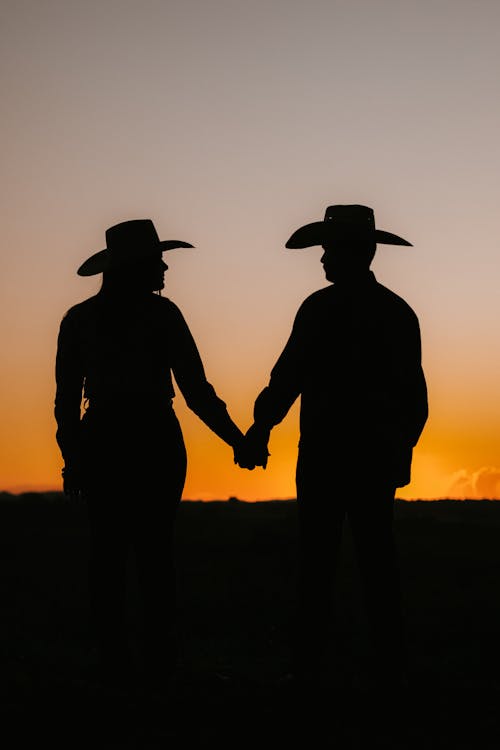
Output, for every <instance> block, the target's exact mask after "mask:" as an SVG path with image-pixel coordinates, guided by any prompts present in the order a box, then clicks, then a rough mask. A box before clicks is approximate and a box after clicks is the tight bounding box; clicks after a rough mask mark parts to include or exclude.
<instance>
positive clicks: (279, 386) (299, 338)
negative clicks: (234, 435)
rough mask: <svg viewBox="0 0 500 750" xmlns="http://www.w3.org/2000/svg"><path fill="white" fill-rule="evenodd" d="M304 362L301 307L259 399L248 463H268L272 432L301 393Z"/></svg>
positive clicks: (247, 446) (250, 431)
mask: <svg viewBox="0 0 500 750" xmlns="http://www.w3.org/2000/svg"><path fill="white" fill-rule="evenodd" d="M303 362H304V350H303V315H302V308H300V309H299V311H298V313H297V315H296V317H295V321H294V324H293V328H292V332H291V334H290V337H289V339H288V341H287V343H286V345H285V348H284V349H283V351H282V353H281V354H280V356H279V358H278V360H277V362H276V364H275V365H274V367H273V369H272V370H271V377H270V379H269V384H268V385H267V386H266V387H265V388H264V389H263V390H262V391H261V392H260V393H259V395H258V396H257V398H256V400H255V404H254V410H253V417H254V422H253V424H252V425H251V427H250V428H249V429H248V430H247V433H246V435H245V451H246V456H247V460H251V457H252V456H253V457H254V458H255V460H256V463H257V460H259V461H262V460H263V456H264V455H265V456H266V463H267V456H268V455H269V452H268V448H267V446H268V442H269V437H270V434H271V430H272V429H273V427H275V426H276V425H277V424H279V423H280V422H281V421H282V420H283V419H284V418H285V417H286V415H287V414H288V412H289V410H290V408H291V407H292V405H293V403H294V402H295V400H296V399H297V398H298V396H299V395H300V393H301V390H302V383H303V375H302V369H303ZM258 465H259V464H258ZM263 465H264V466H265V464H263Z"/></svg>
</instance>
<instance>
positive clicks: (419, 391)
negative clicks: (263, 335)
mask: <svg viewBox="0 0 500 750" xmlns="http://www.w3.org/2000/svg"><path fill="white" fill-rule="evenodd" d="M377 243H385V244H394V245H410V243H409V242H407V241H406V240H403V239H402V238H400V237H398V236H396V235H394V234H391V233H389V232H384V231H381V230H379V229H376V228H375V220H374V214H373V211H372V209H371V208H368V207H367V206H361V205H335V206H329V207H328V208H327V210H326V213H325V217H324V220H323V221H318V222H314V223H312V224H307V225H306V226H303V227H301V228H300V229H298V230H297V231H296V232H294V234H292V236H291V237H290V239H289V240H288V242H287V243H286V247H288V248H304V247H310V246H313V245H321V246H322V247H323V249H324V254H323V256H322V258H321V262H322V264H323V267H324V269H325V276H326V278H327V279H328V281H331V282H332V285H331V286H328V287H326V288H324V289H320V290H319V291H317V292H315V293H313V294H311V295H310V296H309V297H308V298H307V299H306V300H305V301H304V302H303V303H302V305H301V307H300V308H299V310H298V312H297V315H296V317H295V321H294V324H293V329H292V332H291V335H290V338H289V340H288V342H287V344H286V346H285V348H284V350H283V352H282V353H281V355H280V357H279V359H278V360H277V362H276V364H275V366H274V368H273V369H272V372H271V377H270V381H269V385H268V386H267V387H266V388H264V390H263V391H262V392H261V393H260V394H259V396H258V398H257V400H256V401H255V406H254V420H255V421H254V424H253V425H252V427H251V428H250V429H249V431H248V432H247V438H246V460H247V462H248V463H249V464H250V466H251V465H252V461H253V462H254V463H257V462H258V461H260V463H261V464H265V456H266V454H267V444H268V440H269V435H270V432H271V430H272V428H273V427H274V426H275V425H277V424H278V423H279V422H281V420H282V419H283V418H284V417H285V415H286V414H287V412H288V410H289V409H290V407H291V406H292V404H293V403H294V401H295V400H296V399H297V398H298V397H299V396H300V398H301V407H300V442H299V453H298V462H297V471H296V484H297V501H298V512H299V528H300V576H299V615H298V622H297V640H296V651H295V659H296V664H295V669H296V671H297V673H298V674H299V675H302V676H305V675H307V674H310V673H311V672H312V673H316V674H318V673H319V672H320V671H321V667H322V663H323V659H324V655H325V650H326V646H327V641H328V633H329V627H330V624H331V622H330V621H331V606H332V587H333V583H334V574H335V562H336V557H337V553H338V548H339V543H340V539H341V531H342V525H343V521H344V518H345V516H347V518H348V519H349V522H350V526H351V529H352V534H353V539H354V543H355V546H356V552H357V557H358V562H359V567H360V572H361V577H362V581H363V588H364V593H365V601H366V608H367V612H368V616H369V621H370V624H371V630H372V634H373V639H374V646H375V649H374V653H375V654H376V655H377V656H378V657H379V664H378V669H379V670H380V675H379V676H380V677H384V676H393V677H395V676H396V675H399V674H400V672H401V669H402V668H403V664H402V659H403V653H404V652H403V648H402V638H403V633H402V614H401V602H400V590H399V573H398V566H397V561H396V555H395V549H394V539H393V529H392V521H393V504H394V495H395V490H396V487H402V486H404V485H406V484H408V483H409V481H410V467H411V460H412V450H413V447H414V446H415V445H416V443H417V440H418V438H419V436H420V433H421V431H422V429H423V427H424V424H425V422H426V419H427V413H428V409H427V389H426V383H425V378H424V374H423V371H422V367H421V346H420V331H419V324H418V320H417V317H416V315H415V313H414V312H413V310H412V309H411V308H410V307H409V306H408V304H407V303H406V302H405V301H404V300H403V299H401V298H400V297H398V296H397V295H396V294H394V292H392V291H390V290H389V289H387V288H386V287H384V286H382V285H381V284H379V283H378V282H377V280H376V279H375V276H374V274H373V273H372V272H371V271H370V264H371V261H372V259H373V257H374V254H375V250H376V245H377ZM241 455H243V454H241ZM240 465H241V462H240ZM243 465H244V462H243Z"/></svg>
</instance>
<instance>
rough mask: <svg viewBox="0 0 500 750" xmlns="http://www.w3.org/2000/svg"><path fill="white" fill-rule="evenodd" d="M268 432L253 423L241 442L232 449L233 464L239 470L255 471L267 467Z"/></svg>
mask: <svg viewBox="0 0 500 750" xmlns="http://www.w3.org/2000/svg"><path fill="white" fill-rule="evenodd" d="M269 434H270V430H269V429H267V428H264V427H260V426H258V425H256V424H255V423H254V424H253V425H252V426H251V427H250V428H249V429H248V430H247V432H246V434H245V436H244V438H243V440H242V441H241V442H240V443H239V444H238V445H237V446H235V448H234V463H235V464H237V465H238V466H239V467H240V468H241V469H250V470H252V469H255V467H256V466H262V468H263V469H265V468H266V466H267V458H268V456H269V455H270V454H269V451H268V449H267V444H268V442H269Z"/></svg>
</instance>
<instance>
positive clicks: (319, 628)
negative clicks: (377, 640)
mask: <svg viewBox="0 0 500 750" xmlns="http://www.w3.org/2000/svg"><path fill="white" fill-rule="evenodd" d="M317 469H318V467H317V466H315V465H314V463H313V464H312V465H311V463H310V462H308V461H305V460H304V459H303V458H302V460H301V458H300V457H299V463H298V466H297V503H298V519H299V575H298V612H297V621H296V633H295V649H294V662H295V671H297V672H299V673H300V674H302V675H307V674H308V673H310V674H312V676H314V673H317V674H319V673H321V672H324V670H325V668H326V663H325V660H326V658H327V653H328V647H329V644H330V640H331V638H332V630H333V627H334V624H335V623H334V585H335V575H336V568H337V559H338V553H339V547H340V541H341V537H342V526H343V520H344V515H345V509H344V502H343V498H342V497H341V496H339V497H332V492H331V486H330V483H329V482H326V481H322V480H321V476H320V473H319V472H318V470H317Z"/></svg>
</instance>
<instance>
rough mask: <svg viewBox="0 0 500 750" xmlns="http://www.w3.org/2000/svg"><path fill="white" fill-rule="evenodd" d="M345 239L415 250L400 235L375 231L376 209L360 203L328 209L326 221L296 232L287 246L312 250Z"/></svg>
mask: <svg viewBox="0 0 500 750" xmlns="http://www.w3.org/2000/svg"><path fill="white" fill-rule="evenodd" d="M346 238H347V239H350V240H358V241H363V242H364V241H372V242H373V241H375V242H376V243H377V242H380V243H382V244H384V245H409V246H410V247H412V244H411V242H407V241H406V240H404V239H403V238H402V237H398V236H397V234H391V233H390V232H383V231H382V230H381V229H375V216H374V214H373V209H372V208H369V207H368V206H360V205H357V204H354V205H347V206H342V205H339V206H328V208H327V209H326V212H325V218H324V219H323V221H315V222H313V223H312V224H306V225H305V226H303V227H300V229H297V230H296V231H295V232H294V233H293V234H292V236H291V237H290V239H289V240H288V242H287V243H286V247H288V248H293V249H295V248H303V247H312V246H313V245H325V244H328V243H332V242H334V241H335V240H337V241H338V240H339V239H346Z"/></svg>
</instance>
